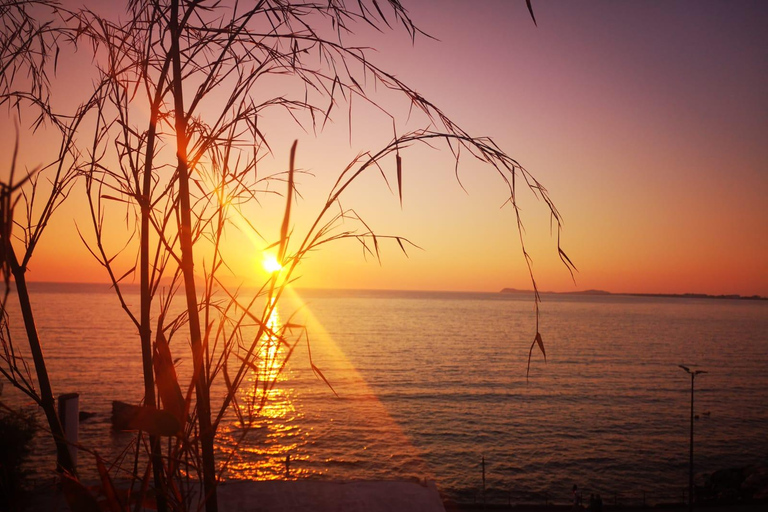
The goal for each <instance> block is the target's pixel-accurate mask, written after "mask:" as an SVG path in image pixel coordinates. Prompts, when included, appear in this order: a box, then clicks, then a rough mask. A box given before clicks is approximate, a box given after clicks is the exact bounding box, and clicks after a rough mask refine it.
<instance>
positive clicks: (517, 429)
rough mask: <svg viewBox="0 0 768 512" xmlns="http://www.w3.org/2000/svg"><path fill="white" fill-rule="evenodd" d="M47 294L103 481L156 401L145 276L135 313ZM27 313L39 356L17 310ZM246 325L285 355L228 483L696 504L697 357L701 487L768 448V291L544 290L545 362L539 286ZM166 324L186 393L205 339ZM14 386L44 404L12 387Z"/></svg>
mask: <svg viewBox="0 0 768 512" xmlns="http://www.w3.org/2000/svg"><path fill="white" fill-rule="evenodd" d="M30 291H31V296H32V302H33V306H34V310H35V315H36V324H37V329H38V332H39V334H40V338H41V340H42V344H43V349H44V352H45V357H46V364H47V366H48V370H49V374H50V378H51V382H52V385H53V389H54V393H55V394H56V395H59V394H63V393H78V394H79V406H80V410H81V411H84V412H88V413H92V417H90V418H88V419H85V420H84V421H82V423H81V424H80V431H79V443H80V444H81V445H82V446H83V447H84V448H87V451H82V452H80V454H79V461H78V468H79V471H80V472H81V475H83V476H85V477H86V478H87V477H88V476H89V475H90V476H93V477H94V478H95V475H96V472H95V471H96V463H95V457H94V455H93V453H98V454H99V455H100V456H101V457H102V458H104V459H106V460H111V461H118V462H119V461H121V460H122V461H123V463H128V462H126V461H130V460H131V457H132V455H131V453H132V450H134V448H133V446H134V445H133V443H134V442H135V439H136V436H135V434H132V433H130V432H119V431H115V430H114V429H112V428H111V421H110V415H111V404H112V401H113V400H121V401H124V402H128V403H135V404H139V403H140V402H141V400H142V398H143V380H142V373H141V352H140V345H139V338H138V334H137V330H136V327H135V326H134V324H133V323H132V322H131V320H130V318H129V316H128V314H126V309H128V310H131V311H138V310H137V308H138V304H139V296H138V293H137V289H136V288H134V287H130V286H129V287H127V288H125V290H124V295H123V300H124V303H125V308H123V307H122V306H121V303H120V302H119V300H118V297H117V296H116V294H115V293H114V291H113V290H111V289H110V288H109V287H107V286H104V285H94V284H87V285H84V284H83V285H77V284H51V283H33V284H32V285H31V287H30ZM241 294H245V295H247V293H245V292H243V291H241ZM220 298H221V301H222V303H224V302H225V299H226V297H225V296H223V297H220ZM241 300H245V298H244V297H242V298H241ZM8 311H9V318H10V325H11V329H10V331H9V332H10V334H11V335H12V337H13V340H14V342H15V344H16V347H17V349H18V350H19V353H21V354H24V353H26V354H28V349H27V350H24V348H25V346H24V344H25V338H24V336H23V330H22V328H21V325H20V323H19V314H18V306H17V305H16V304H14V303H13V301H11V303H10V304H9V308H8ZM136 314H138V313H136ZM232 323H233V322H229V323H227V324H222V325H221V329H218V327H216V325H218V324H216V323H215V322H212V323H211V325H212V326H214V327H215V328H213V329H212V332H214V333H215V332H219V333H220V334H219V339H221V340H222V341H221V342H222V343H223V340H226V339H229V340H234V342H236V343H239V344H240V346H241V347H245V348H247V346H248V345H249V344H250V343H252V342H253V341H260V343H259V344H258V346H259V347H260V348H259V350H265V351H266V352H264V353H260V355H259V361H260V363H259V364H260V365H262V364H263V365H265V366H260V367H258V368H257V367H256V366H253V367H252V368H248V371H247V372H246V377H245V380H244V381H243V385H242V387H241V391H240V392H239V394H238V395H237V396H238V400H237V401H236V407H237V408H238V409H237V410H238V411H239V412H240V414H239V415H238V414H235V413H234V409H232V408H230V409H229V410H228V412H226V413H225V414H224V416H223V418H224V419H223V420H222V422H221V424H220V425H219V430H218V434H217V449H216V454H217V462H218V464H219V469H220V471H221V475H222V478H223V479H262V480H269V479H283V478H288V479H302V478H310V479H326V480H350V479H374V480H375V479H414V481H415V480H417V479H418V480H419V481H424V480H425V479H426V480H431V481H434V482H435V484H436V485H437V488H438V490H439V491H440V492H441V494H442V495H443V497H444V498H445V499H450V500H454V501H458V502H482V501H484V502H486V503H513V504H514V503H526V504H538V503H540V504H544V503H554V504H558V503H560V504H564V503H568V502H569V500H570V496H571V494H570V492H571V488H572V486H573V485H578V486H579V488H580V489H581V490H582V492H583V493H586V494H587V495H588V494H589V493H592V492H596V493H600V494H601V495H602V497H603V500H604V501H606V502H607V503H620V504H639V503H641V502H644V503H647V504H658V503H667V502H680V501H682V500H684V496H685V493H686V491H687V486H688V471H689V448H690V444H689V443H690V428H691V416H690V415H691V410H690V407H691V399H692V396H691V378H690V376H689V375H688V374H687V373H686V372H685V371H684V370H683V369H682V368H680V367H679V365H686V366H688V367H689V368H691V369H692V370H703V371H705V372H706V373H701V374H699V375H698V376H697V377H696V380H695V395H694V396H695V403H694V414H695V418H696V419H695V420H694V421H693V425H694V471H695V473H696V478H697V483H701V482H703V479H704V478H705V476H706V474H707V473H711V472H713V471H716V470H719V469H724V468H730V467H740V466H747V465H752V464H765V463H766V462H768V435H766V432H768V301H760V300H727V299H705V298H668V297H667V298H665V297H638V296H624V295H564V294H543V295H542V302H541V304H540V318H539V330H540V332H541V335H542V339H543V342H544V349H545V350H546V356H545V355H544V354H542V352H541V350H539V349H538V348H534V350H533V352H532V353H531V355H530V366H529V350H530V347H531V343H532V342H533V339H534V335H535V332H536V317H535V312H534V302H533V296H532V295H531V294H526V293H509V294H502V293H457V292H416V291H352V290H299V291H297V292H292V293H290V294H289V295H288V296H286V297H285V299H284V300H281V301H280V302H278V304H277V310H276V312H275V313H274V314H273V316H272V318H271V319H270V324H271V325H272V326H273V327H274V328H276V329H279V328H285V329H286V331H285V332H286V333H288V334H289V338H290V340H293V341H292V343H295V346H294V345H291V347H293V349H292V350H291V347H289V346H285V345H282V344H279V343H278V344H273V345H271V346H270V344H269V343H268V342H267V341H268V340H251V339H250V338H249V337H248V336H253V334H252V333H253V329H252V328H251V330H250V331H249V328H246V329H245V330H244V334H242V336H241V337H232V336H231V333H232V332H233V331H232V329H231V326H232ZM245 323H247V322H245ZM217 329H218V330H217ZM249 333H250V334H249ZM167 334H168V335H169V338H170V348H171V351H172V355H173V357H174V359H175V360H176V363H177V365H178V367H177V370H178V374H179V380H180V383H181V385H182V388H183V389H184V390H185V391H186V390H187V389H188V388H189V386H190V382H191V374H190V372H189V371H188V370H189V367H190V366H189V362H190V360H191V355H190V349H189V344H188V336H187V335H186V332H185V330H184V328H183V326H182V327H181V328H179V329H178V330H176V331H175V332H170V331H169V332H168V333H167ZM211 349H212V351H215V347H212V348H211ZM288 355H290V357H289V358H287V356H288ZM286 358H287V362H286V361H285V360H286ZM233 359H234V360H232V361H229V363H228V366H227V368H226V371H227V372H228V375H230V376H231V375H232V374H234V372H235V369H236V367H237V364H238V361H239V360H238V359H236V358H233ZM284 362H285V365H284V366H283V363H284ZM29 364H30V365H31V364H32V363H31V359H30V360H29ZM223 371H224V369H223V368H222V366H221V365H220V366H219V372H220V373H219V375H218V380H217V383H218V384H216V386H214V391H213V403H214V411H215V410H216V408H217V407H218V406H220V403H221V394H222V393H221V391H222V389H224V384H223V382H224V380H225V379H223V378H222V375H223V373H221V372H223ZM268 380H269V381H273V384H272V385H270V386H267V387H264V386H262V384H263V383H264V382H266V381H268ZM0 400H1V401H2V402H3V403H4V404H6V405H9V406H12V407H15V408H21V409H26V410H28V411H33V412H34V411H36V407H35V405H34V404H33V403H32V402H31V401H30V400H29V399H28V398H26V397H25V396H24V395H22V394H21V393H19V392H18V391H17V390H15V389H14V388H13V386H11V385H10V384H9V383H8V382H5V383H4V386H3V393H2V395H0ZM37 414H38V415H39V416H40V420H41V423H42V424H44V418H43V416H42V415H41V414H40V413H39V411H38V412H37ZM53 453H54V452H53V445H52V442H51V441H50V439H49V437H48V436H47V435H45V433H44V432H40V433H39V434H38V437H37V439H36V441H35V443H34V446H33V450H32V453H31V455H30V458H29V460H28V462H27V469H28V470H29V473H30V478H31V479H33V480H45V479H48V478H52V477H53V469H52V468H53V460H54V455H53ZM117 465H119V464H117ZM117 465H116V466H112V467H113V468H114V467H117Z"/></svg>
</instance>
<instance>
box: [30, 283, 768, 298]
mask: <svg viewBox="0 0 768 512" xmlns="http://www.w3.org/2000/svg"><path fill="white" fill-rule="evenodd" d="M27 284H32V285H93V286H105V287H108V288H112V286H113V284H112V283H110V282H104V281H27ZM120 284H121V285H124V286H126V285H127V286H139V283H137V282H126V283H120ZM258 287H259V286H258V285H255V284H253V285H245V284H241V285H240V286H238V288H245V289H247V288H258ZM292 288H293V289H294V290H297V291H301V290H311V291H347V292H419V293H487V294H533V293H534V290H532V289H517V288H512V287H503V288H501V289H498V290H446V289H443V290H434V289H433V290H427V289H413V288H412V289H402V288H343V287H339V288H333V287H321V286H314V287H313V286H293V287H292ZM537 291H538V293H539V294H540V295H542V294H544V295H592V296H600V295H619V296H646V297H683V298H684V297H690V298H744V299H761V300H768V297H766V296H763V295H760V294H751V295H744V294H740V293H718V294H713V293H702V292H682V293H679V292H626V291H624V292H613V291H610V290H602V289H594V288H588V289H583V290H572V291H554V290H537Z"/></svg>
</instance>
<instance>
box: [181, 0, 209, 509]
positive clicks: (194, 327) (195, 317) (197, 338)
mask: <svg viewBox="0 0 768 512" xmlns="http://www.w3.org/2000/svg"><path fill="white" fill-rule="evenodd" d="M178 17H179V1H178V0H173V1H172V2H171V19H170V32H171V50H170V53H171V60H172V69H173V75H172V79H171V80H172V89H173V100H174V112H175V128H176V156H177V160H178V165H177V168H176V178H177V179H178V183H179V245H180V246H181V269H182V273H183V276H184V291H185V296H186V301H187V315H188V316H189V320H188V321H189V336H190V344H191V346H192V357H193V359H194V375H195V396H196V399H197V421H198V425H199V426H200V447H201V451H202V453H201V455H202V459H203V493H204V499H205V510H206V512H217V511H218V498H217V493H216V461H215V458H214V452H213V441H214V431H213V428H212V425H211V402H210V396H209V388H208V378H207V377H208V376H207V372H206V364H205V363H206V362H205V360H204V355H205V354H204V349H203V343H202V336H201V332H200V317H199V311H198V308H197V292H196V287H195V269H194V252H193V244H192V220H191V205H190V191H189V167H188V165H187V148H188V145H189V140H188V137H187V118H186V114H185V112H184V88H183V83H182V81H183V76H182V73H181V50H180V48H179V40H180V38H181V34H180V33H179V25H178Z"/></svg>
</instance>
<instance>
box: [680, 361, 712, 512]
mask: <svg viewBox="0 0 768 512" xmlns="http://www.w3.org/2000/svg"><path fill="white" fill-rule="evenodd" d="M678 366H679V367H680V368H682V369H683V370H685V371H686V373H688V374H689V375H690V376H691V450H690V461H689V463H688V510H689V511H691V512H693V381H694V379H695V378H696V376H697V375H699V374H700V373H707V372H705V371H704V370H693V371H691V369H690V368H688V367H687V366H683V365H682V364H679V365H678Z"/></svg>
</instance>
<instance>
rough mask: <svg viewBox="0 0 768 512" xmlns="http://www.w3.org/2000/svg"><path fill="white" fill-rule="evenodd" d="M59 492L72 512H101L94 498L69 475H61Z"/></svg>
mask: <svg viewBox="0 0 768 512" xmlns="http://www.w3.org/2000/svg"><path fill="white" fill-rule="evenodd" d="M61 490H62V492H63V493H64V499H65V500H67V505H69V509H70V510H71V511H72V512H101V511H100V509H99V504H98V502H97V501H96V498H95V497H94V496H93V495H92V494H91V493H90V492H88V489H86V488H85V486H83V484H81V483H80V482H79V481H77V479H76V478H75V477H73V476H72V475H70V474H69V473H66V472H65V473H62V475H61Z"/></svg>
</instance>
